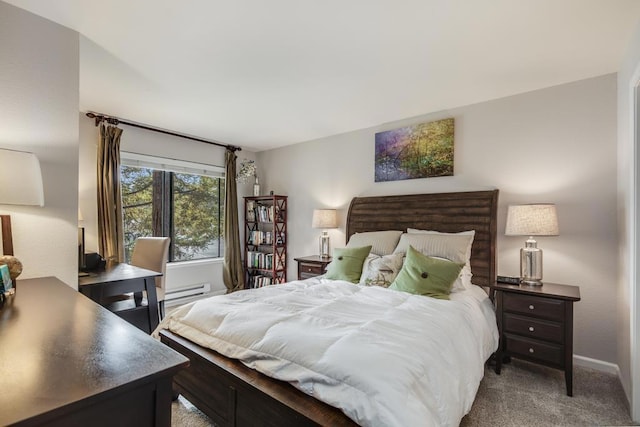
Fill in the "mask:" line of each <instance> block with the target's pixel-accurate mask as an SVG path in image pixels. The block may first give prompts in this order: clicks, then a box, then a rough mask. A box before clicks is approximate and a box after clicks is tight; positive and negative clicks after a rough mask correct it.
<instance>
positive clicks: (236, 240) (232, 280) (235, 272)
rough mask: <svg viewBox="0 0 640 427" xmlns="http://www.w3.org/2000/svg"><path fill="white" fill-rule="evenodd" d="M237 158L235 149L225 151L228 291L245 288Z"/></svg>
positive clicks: (225, 278) (223, 272)
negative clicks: (237, 183)
mask: <svg viewBox="0 0 640 427" xmlns="http://www.w3.org/2000/svg"><path fill="white" fill-rule="evenodd" d="M236 159H237V156H236V154H235V152H234V151H233V150H229V149H227V151H226V153H225V180H224V182H225V187H226V188H225V196H224V197H225V200H224V266H223V270H222V279H223V281H224V285H225V286H226V287H227V293H230V292H234V291H237V290H240V289H243V288H244V268H243V264H242V257H241V252H240V247H241V245H240V221H239V220H238V189H237V185H236Z"/></svg>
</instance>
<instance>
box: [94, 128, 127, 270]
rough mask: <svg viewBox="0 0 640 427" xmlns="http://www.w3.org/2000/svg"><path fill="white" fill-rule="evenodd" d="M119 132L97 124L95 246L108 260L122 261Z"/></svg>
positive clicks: (120, 133)
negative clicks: (96, 221) (98, 131)
mask: <svg viewBox="0 0 640 427" xmlns="http://www.w3.org/2000/svg"><path fill="white" fill-rule="evenodd" d="M121 135H122V129H120V128H118V127H116V126H111V125H106V124H104V123H101V124H100V140H99V142H98V244H99V251H100V255H102V257H103V258H105V259H106V260H107V261H117V262H124V232H123V230H122V226H123V221H122V195H121V190H120V136H121Z"/></svg>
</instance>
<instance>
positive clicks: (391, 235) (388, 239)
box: [347, 230, 402, 256]
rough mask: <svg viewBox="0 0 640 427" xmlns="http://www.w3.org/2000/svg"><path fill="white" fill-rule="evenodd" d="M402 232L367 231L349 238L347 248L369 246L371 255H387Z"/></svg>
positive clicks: (390, 252)
mask: <svg viewBox="0 0 640 427" xmlns="http://www.w3.org/2000/svg"><path fill="white" fill-rule="evenodd" d="M401 234H402V231H398V230H385V231H367V232H365V233H356V234H353V235H352V236H351V237H350V238H349V242H348V243H347V247H348V248H357V247H361V246H369V245H371V253H372V254H375V255H380V256H382V255H389V254H392V253H393V249H394V248H395V247H396V245H397V244H398V240H399V239H400V235H401Z"/></svg>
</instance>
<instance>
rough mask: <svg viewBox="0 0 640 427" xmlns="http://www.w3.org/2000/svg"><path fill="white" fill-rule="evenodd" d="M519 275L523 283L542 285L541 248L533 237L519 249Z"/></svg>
mask: <svg viewBox="0 0 640 427" xmlns="http://www.w3.org/2000/svg"><path fill="white" fill-rule="evenodd" d="M520 277H521V280H520V283H521V284H523V285H529V286H542V249H540V248H538V246H537V244H536V241H535V240H533V237H529V240H527V241H526V243H525V247H524V248H522V249H520Z"/></svg>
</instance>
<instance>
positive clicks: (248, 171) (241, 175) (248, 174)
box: [236, 159, 258, 183]
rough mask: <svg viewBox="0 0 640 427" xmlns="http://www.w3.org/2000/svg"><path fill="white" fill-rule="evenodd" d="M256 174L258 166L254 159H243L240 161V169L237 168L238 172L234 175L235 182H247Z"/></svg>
mask: <svg viewBox="0 0 640 427" xmlns="http://www.w3.org/2000/svg"><path fill="white" fill-rule="evenodd" d="M257 176H258V167H257V166H256V162H255V160H249V159H244V160H242V161H241V162H240V169H238V174H237V175H236V181H237V182H242V183H245V182H248V181H249V179H251V178H254V179H255V178H256V177H257Z"/></svg>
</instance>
